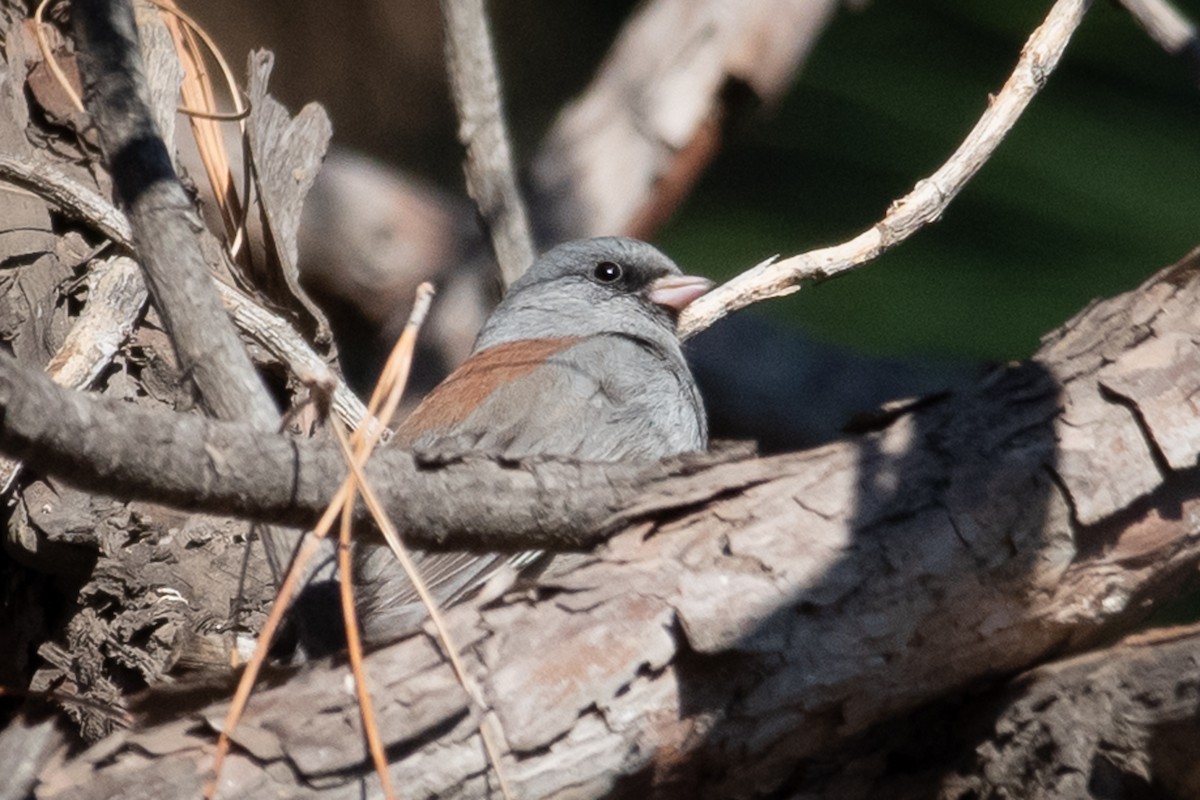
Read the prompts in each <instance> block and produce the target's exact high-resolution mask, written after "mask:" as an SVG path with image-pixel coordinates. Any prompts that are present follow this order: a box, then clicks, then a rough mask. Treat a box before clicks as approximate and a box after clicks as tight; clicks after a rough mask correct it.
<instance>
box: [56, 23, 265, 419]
mask: <svg viewBox="0 0 1200 800" xmlns="http://www.w3.org/2000/svg"><path fill="white" fill-rule="evenodd" d="M72 11H73V13H72V17H73V20H74V24H75V31H76V38H77V39H78V49H79V62H80V71H81V74H82V75H83V79H84V88H85V91H84V96H85V98H86V101H87V107H88V109H89V110H90V111H91V113H92V117H93V119H94V120H95V121H96V124H97V126H98V127H99V129H100V135H101V140H102V142H103V144H104V150H105V154H106V156H107V159H108V161H109V165H110V168H111V171H112V175H113V181H114V183H115V185H116V188H117V193H118V194H119V196H120V197H121V200H122V202H123V203H124V204H125V205H126V207H127V209H128V213H129V219H130V223H131V226H132V230H133V234H134V239H135V241H136V250H137V257H138V259H139V261H140V263H141V265H142V268H143V270H144V271H145V273H146V284H147V286H148V287H149V289H150V294H151V296H152V297H153V298H154V303H155V306H156V307H157V308H158V310H159V313H160V314H161V315H162V317H163V321H164V323H165V325H166V327H167V330H168V332H169V334H170V336H171V343H172V345H173V346H174V348H175V350H176V354H177V356H178V358H179V363H180V366H181V368H182V370H183V372H184V374H185V375H187V376H188V378H189V379H190V380H191V381H192V382H193V383H194V384H195V386H196V389H197V390H198V392H199V395H200V397H201V398H202V400H203V402H204V403H205V405H206V407H207V408H208V409H209V410H210V412H212V413H213V414H214V415H216V416H218V417H220V418H223V419H245V420H248V421H250V422H251V423H253V424H254V425H256V426H257V427H260V428H263V429H267V428H272V427H274V425H275V424H276V422H277V420H278V414H277V413H276V410H275V408H274V405H273V403H272V401H271V398H270V396H269V394H268V393H267V391H266V388H265V387H264V386H263V384H262V381H261V380H260V378H259V376H258V373H257V372H256V371H255V369H254V365H253V364H252V363H251V361H250V357H249V355H248V354H247V353H246V349H245V348H244V347H243V346H242V343H241V341H240V340H239V339H238V337H237V332H236V331H235V330H234V328H233V325H232V323H230V322H229V320H228V317H227V315H226V314H225V312H224V310H223V309H222V308H221V303H220V299H219V297H218V296H217V293H216V292H215V291H213V287H212V282H211V280H210V277H209V274H208V268H207V265H206V263H205V259H204V256H203V254H202V253H201V251H200V246H199V243H198V241H197V239H196V234H197V232H198V231H201V230H203V226H202V225H201V223H200V220H199V218H198V217H197V215H196V211H195V209H194V208H193V207H192V203H191V201H190V199H189V198H188V196H187V193H186V192H185V191H184V189H183V186H182V185H181V184H180V183H179V179H178V177H177V176H176V175H175V171H174V169H173V168H172V167H171V159H170V157H169V155H168V152H167V149H166V146H165V145H164V144H163V141H162V138H161V136H160V135H159V133H158V131H157V129H156V126H155V124H154V121H153V119H152V118H151V116H150V111H149V108H148V104H147V102H146V100H145V97H146V92H147V89H146V81H145V76H144V74H143V71H142V65H141V58H140V56H139V54H138V47H137V28H136V26H135V24H134V16H133V10H132V7H131V6H130V4H129V2H127V0H126V1H124V2H122V1H121V0H88V1H87V2H78V3H76V4H75V5H74V7H73V9H72Z"/></svg>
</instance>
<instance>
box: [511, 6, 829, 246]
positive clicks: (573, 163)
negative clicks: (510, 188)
mask: <svg viewBox="0 0 1200 800" xmlns="http://www.w3.org/2000/svg"><path fill="white" fill-rule="evenodd" d="M838 5H839V2H838V0H810V1H809V2H803V3H796V2H792V0H758V2H754V3H733V4H730V3H724V2H719V0H652V1H651V2H646V3H643V4H641V6H640V7H639V8H638V9H637V10H636V11H635V13H634V14H632V15H631V17H630V19H629V20H628V21H627V22H626V23H625V24H624V25H623V26H622V29H621V32H620V34H619V35H618V37H617V39H616V41H615V42H614V43H613V45H612V47H611V48H609V52H608V55H607V56H606V57H605V59H604V63H603V64H602V65H601V67H600V69H599V70H598V71H597V73H596V76H595V77H594V78H593V79H592V82H591V83H590V84H589V85H588V87H587V89H586V90H585V91H584V92H583V93H582V94H581V95H580V96H579V97H578V98H576V99H575V100H573V101H572V102H571V103H570V104H569V105H568V106H567V107H566V108H564V109H563V110H562V112H561V113H560V114H559V115H558V117H557V119H556V120H555V122H554V126H553V127H552V128H551V130H550V132H549V133H548V134H547V135H546V137H545V140H544V141H543V142H542V144H541V146H540V147H539V149H538V153H537V155H536V158H535V159H534V162H533V166H532V169H531V171H530V178H531V188H532V190H533V205H534V208H535V210H536V218H537V220H538V224H539V229H540V230H542V231H546V232H547V233H548V236H549V238H552V239H554V240H562V239H576V238H582V237H585V236H598V235H601V234H612V233H623V234H626V235H630V236H637V237H640V238H649V237H650V236H652V235H653V233H654V232H655V231H656V230H657V229H658V227H659V226H661V225H662V224H663V223H664V222H665V221H666V220H667V219H668V218H669V217H670V215H671V214H672V213H673V212H674V210H675V208H676V207H677V206H678V204H679V203H681V202H682V201H683V199H684V198H685V197H686V196H687V194H688V192H689V190H690V189H691V187H692V185H693V184H694V183H695V181H696V180H698V179H699V177H700V175H701V174H703V171H704V168H705V167H706V166H707V165H708V163H709V161H710V160H711V159H712V157H713V156H714V155H715V154H716V152H717V150H718V148H719V147H720V144H721V138H722V135H723V131H724V128H725V127H726V126H727V125H728V124H729V123H730V122H731V121H732V120H733V118H734V117H735V116H736V115H737V114H738V113H739V112H744V111H746V110H748V109H749V108H751V107H753V105H754V104H753V103H750V102H746V101H747V100H749V99H750V98H749V97H748V94H749V93H752V94H753V98H754V99H755V100H758V101H761V102H762V103H772V102H774V101H776V100H778V99H779V98H780V97H781V96H782V95H783V94H784V92H785V90H786V89H787V87H788V86H789V85H790V84H791V82H792V80H793V78H794V77H795V75H796V73H797V72H798V70H799V68H800V66H801V65H802V64H803V62H804V60H805V58H806V57H807V56H808V54H809V53H810V52H811V50H812V48H813V47H814V46H815V45H816V42H817V40H818V39H819V38H820V34H821V32H822V31H823V30H824V29H825V26H826V24H827V23H828V22H829V21H830V20H831V19H832V18H833V15H834V12H835V11H836V9H837V7H838Z"/></svg>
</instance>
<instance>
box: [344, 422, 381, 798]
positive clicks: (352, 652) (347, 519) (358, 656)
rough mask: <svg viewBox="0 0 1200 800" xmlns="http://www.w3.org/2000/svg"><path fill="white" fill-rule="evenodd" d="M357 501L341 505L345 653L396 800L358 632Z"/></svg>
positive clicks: (370, 739)
mask: <svg viewBox="0 0 1200 800" xmlns="http://www.w3.org/2000/svg"><path fill="white" fill-rule="evenodd" d="M333 429H334V430H335V431H337V436H338V438H339V439H343V440H344V439H345V438H346V433H345V429H344V428H343V426H342V424H341V423H340V422H338V421H337V419H336V418H334V419H333ZM353 504H354V501H353V499H351V501H350V502H348V503H346V504H345V505H344V506H342V521H341V526H340V529H339V531H338V554H337V560H338V589H339V591H340V593H341V596H342V622H343V624H344V627H345V629H346V652H347V653H348V654H349V656H350V671H351V672H353V673H354V689H355V691H356V692H357V693H358V710H359V713H360V714H361V716H362V724H363V735H364V736H365V737H366V738H367V750H369V751H370V753H371V760H372V761H373V762H375V773H376V774H377V775H378V776H379V783H380V784H381V785H382V786H383V794H384V797H386V798H388V800H393V799H394V798H395V797H396V790H395V789H394V788H392V776H391V774H390V773H389V772H388V761H387V754H386V753H384V752H383V739H382V738H381V737H380V735H379V723H378V722H376V721H375V707H374V706H373V705H372V704H371V691H370V689H369V688H368V687H367V675H366V671H365V670H364V668H363V646H362V637H361V636H360V635H359V633H358V617H357V615H356V614H355V612H354V568H353V564H352V562H351V551H350V533H351V531H352V530H353V522H354V513H353V512H354V509H353Z"/></svg>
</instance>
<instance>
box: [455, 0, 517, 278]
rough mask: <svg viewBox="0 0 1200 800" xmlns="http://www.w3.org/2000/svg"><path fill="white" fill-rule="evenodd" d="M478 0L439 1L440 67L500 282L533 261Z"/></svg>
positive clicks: (492, 56)
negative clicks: (443, 47)
mask: <svg viewBox="0 0 1200 800" xmlns="http://www.w3.org/2000/svg"><path fill="white" fill-rule="evenodd" d="M483 2H484V0H441V3H440V5H441V9H442V20H443V26H442V30H443V31H444V33H443V35H444V36H445V40H446V71H447V74H448V76H449V78H450V90H451V93H452V94H453V96H454V108H455V110H456V111H457V112H458V139H459V141H460V142H462V143H463V145H464V146H465V147H466V149H467V158H466V161H465V162H464V163H463V171H464V172H465V173H466V176H467V192H468V194H470V195H471V198H472V199H473V200H474V201H475V205H476V208H478V210H479V215H480V216H481V217H482V219H483V223H484V227H486V228H487V231H488V234H489V235H490V236H491V240H492V250H493V251H494V252H495V255H496V261H497V263H499V265H500V275H501V277H502V278H503V279H504V283H505V285H506V286H507V285H509V284H511V283H512V282H513V281H515V280H516V279H517V278H519V277H521V273H522V272H524V271H525V269H526V268H527V267H528V266H529V265H530V264H531V263H533V258H534V255H535V254H534V252H533V237H532V236H531V235H530V233H529V220H528V218H527V217H526V215H525V204H524V203H523V202H522V201H521V195H520V192H519V191H518V190H517V179H516V169H515V167H514V166H513V160H512V146H511V145H510V144H509V139H508V132H507V131H506V130H505V128H504V113H503V111H502V109H501V107H500V80H499V78H498V77H497V76H496V57H495V54H494V53H493V52H492V41H491V35H490V34H489V33H488V22H487V12H486V10H485V9H484V5H483Z"/></svg>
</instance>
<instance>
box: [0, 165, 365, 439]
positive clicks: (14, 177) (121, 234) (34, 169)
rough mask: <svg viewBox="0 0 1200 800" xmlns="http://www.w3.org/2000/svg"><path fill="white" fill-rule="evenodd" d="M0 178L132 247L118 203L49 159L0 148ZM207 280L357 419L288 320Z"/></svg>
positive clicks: (358, 412)
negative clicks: (324, 380) (329, 385)
mask: <svg viewBox="0 0 1200 800" xmlns="http://www.w3.org/2000/svg"><path fill="white" fill-rule="evenodd" d="M0 178H3V179H6V180H9V181H12V182H13V183H16V184H19V185H22V186H27V187H29V188H30V189H32V190H33V191H34V192H36V193H37V194H38V195H39V196H41V197H43V198H45V199H46V200H47V201H49V202H51V203H53V204H54V205H55V206H57V207H58V208H59V209H60V210H62V211H63V212H64V213H66V214H68V215H70V216H72V217H74V218H76V219H78V220H79V221H80V222H83V223H85V224H87V225H90V226H92V227H94V228H95V229H96V230H98V231H100V232H101V233H103V234H104V235H105V236H108V237H109V238H111V239H112V240H113V241H114V242H116V243H117V244H119V245H121V247H122V248H124V249H125V250H126V251H128V252H134V250H135V246H134V240H133V230H132V229H131V228H130V225H129V221H128V220H127V219H126V218H125V216H124V215H123V214H122V213H121V211H120V209H118V208H117V207H116V206H114V205H113V204H112V203H110V202H108V201H107V200H105V199H104V198H103V197H101V196H100V195H99V194H97V193H96V192H95V191H93V190H92V189H89V188H88V187H86V186H83V185H82V184H80V183H78V182H76V181H74V180H72V179H71V177H70V176H68V175H66V174H65V173H64V172H63V171H62V170H59V169H57V168H56V167H55V166H54V165H52V164H43V163H40V162H36V161H34V160H33V159H30V158H25V157H21V156H13V155H8V154H6V153H0ZM139 281H140V278H139ZM213 283H214V285H215V287H216V290H217V293H218V294H219V295H220V298H221V302H222V303H223V304H224V305H225V307H226V309H227V310H228V312H229V315H230V316H231V317H232V319H233V322H234V324H235V325H236V326H237V328H238V330H240V331H241V332H242V333H243V334H244V335H245V336H246V338H247V339H248V340H250V341H252V342H254V343H255V344H258V345H259V346H261V347H262V348H263V349H264V350H266V351H267V352H268V353H270V354H271V355H272V356H274V357H275V358H278V359H279V361H280V362H281V363H283V364H286V365H287V366H288V368H289V370H290V371H291V373H292V374H293V375H298V376H301V377H307V376H312V375H319V376H322V377H327V378H328V379H329V380H331V381H333V383H334V392H333V407H334V410H335V411H336V412H338V414H339V416H341V418H342V419H343V420H344V421H345V422H346V424H347V425H349V426H351V427H358V426H359V425H361V424H363V421H364V420H365V419H366V418H367V410H366V407H365V406H363V404H362V402H361V401H360V400H359V399H358V397H356V396H355V394H354V393H353V392H352V391H350V389H349V388H348V387H347V386H346V384H345V382H344V381H342V380H341V378H340V377H338V376H336V375H332V374H331V373H330V371H329V369H328V366H327V365H326V363H325V360H324V359H323V358H321V356H319V355H318V354H317V353H316V351H315V350H313V348H312V346H311V345H310V344H308V342H306V341H305V340H304V338H303V337H301V336H300V334H299V333H297V332H296V329H295V328H294V327H292V325H291V324H290V323H288V322H287V321H286V320H284V319H283V318H282V317H280V316H279V315H278V314H276V313H275V312H273V311H271V310H269V309H266V308H263V307H262V305H260V304H258V303H256V302H254V300H253V299H251V298H250V297H248V296H247V295H245V294H243V293H242V292H240V291H238V290H237V289H234V288H233V287H232V286H229V285H227V284H225V283H222V282H221V281H219V280H214V281H213Z"/></svg>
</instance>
